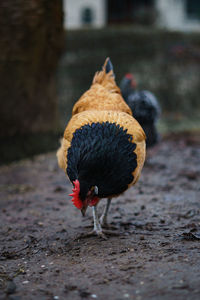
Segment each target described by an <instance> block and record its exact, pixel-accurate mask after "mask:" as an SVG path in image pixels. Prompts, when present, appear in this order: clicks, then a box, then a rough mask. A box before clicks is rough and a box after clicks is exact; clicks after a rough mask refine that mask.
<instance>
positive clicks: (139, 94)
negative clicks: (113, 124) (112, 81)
mask: <svg viewBox="0 0 200 300" xmlns="http://www.w3.org/2000/svg"><path fill="white" fill-rule="evenodd" d="M136 86H137V84H136V81H135V78H134V76H133V75H132V74H131V73H127V74H126V75H125V76H124V78H123V79H122V81H121V83H120V89H121V93H122V96H123V98H124V100H125V101H126V103H127V104H128V105H129V107H130V108H131V110H132V113H133V116H134V118H135V119H136V120H137V121H138V122H139V123H140V125H141V126H142V128H143V130H144V132H145V134H146V137H147V140H146V144H147V147H152V146H154V145H155V144H156V143H157V142H158V141H159V138H160V137H159V133H158V131H157V128H156V122H157V120H158V118H159V116H160V113H161V109H160V105H159V103H158V101H157V99H156V97H155V96H154V95H153V94H152V93H151V92H149V91H146V90H144V91H137V90H136Z"/></svg>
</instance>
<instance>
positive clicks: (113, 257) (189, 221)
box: [0, 134, 200, 300]
mask: <svg viewBox="0 0 200 300" xmlns="http://www.w3.org/2000/svg"><path fill="white" fill-rule="evenodd" d="M0 180H1V190H0V193H1V201H0V214H1V216H0V222H1V229H0V290H1V291H0V299H10V300H11V299H12V300H20V299H30V300H31V299H41V300H42V299H75V300H76V299H77V300H78V299H117V300H121V299H137V300H142V299H176V300H178V299H180V300H183V299H192V300H195V299H200V137H198V135H194V134H193V135H188V134H182V135H178V136H177V135H176V136H170V137H168V138H166V139H164V140H163V141H162V142H161V143H160V145H159V146H157V147H156V148H155V149H153V150H151V151H150V152H149V153H148V159H147V161H146V164H145V168H144V169H143V173H142V177H141V179H140V181H139V182H138V184H137V185H136V186H135V187H133V188H131V189H130V190H128V191H127V192H126V193H125V194H124V195H122V196H120V197H119V198H118V199H115V200H113V204H112V207H111V211H110V214H109V222H110V223H111V224H112V225H114V226H116V227H117V232H118V233H119V236H115V237H109V238H108V240H106V241H105V240H102V239H100V238H97V237H90V238H89V237H88V238H85V239H80V238H79V236H80V234H81V233H85V232H87V231H89V230H90V229H91V228H89V227H88V226H89V225H91V222H92V216H91V209H90V210H88V212H87V216H86V217H85V218H82V217H81V214H80V212H79V211H78V210H77V209H76V208H75V207H74V206H73V205H72V203H71V201H70V198H69V197H68V193H69V192H70V191H71V186H70V184H69V183H68V181H67V179H66V177H65V175H64V174H63V172H62V171H61V170H59V169H58V167H57V164H56V158H55V153H50V154H47V155H40V156H37V157H35V158H34V159H31V160H24V161H20V162H17V163H13V164H12V165H10V166H2V167H1V168H0ZM104 202H105V201H104V200H102V204H104ZM101 210H102V205H100V208H99V211H101Z"/></svg>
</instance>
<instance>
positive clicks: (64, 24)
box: [0, 0, 200, 164]
mask: <svg viewBox="0 0 200 300" xmlns="http://www.w3.org/2000/svg"><path fill="white" fill-rule="evenodd" d="M108 56H109V57H110V58H111V60H112V63H113V65H114V70H115V74H116V81H117V83H118V84H119V83H120V81H121V79H122V78H123V76H124V75H125V74H126V73H127V72H128V73H133V74H134V76H135V80H136V82H137V88H138V90H144V89H145V90H149V91H151V92H152V93H153V94H154V95H155V96H156V98H157V99H158V101H159V103H160V105H161V108H162V115H161V118H160V120H159V123H158V129H159V131H160V133H161V135H162V136H164V135H165V134H170V133H174V132H175V133H176V132H180V131H185V132H189V131H196V132H198V131H199V130H200V101H199V95H200V1H199V0H140V1H139V0H76V1H74V0H63V1H61V0H54V1H49V0H41V1H36V0H29V1H27V0H15V1H14V2H12V3H11V2H9V1H7V0H1V3H0V61H1V63H0V99H1V110H0V119H1V128H0V136H1V150H0V163H1V164H2V163H7V162H11V161H13V160H17V159H21V158H24V157H30V156H33V155H35V154H37V153H41V152H47V151H51V150H54V149H56V148H57V147H58V145H59V142H58V140H59V137H60V136H61V135H62V133H63V130H64V128H65V126H66V124H67V121H68V120H69V118H70V114H71V109H72V106H73V104H74V102H75V101H77V99H78V98H79V97H80V96H81V94H82V93H83V92H84V91H85V90H86V89H88V88H89V86H90V84H91V81H92V78H93V75H94V73H95V72H96V71H97V70H99V69H100V68H101V66H102V64H103V62H104V60H105V58H106V57H108Z"/></svg>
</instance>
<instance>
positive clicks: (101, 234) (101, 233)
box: [77, 199, 119, 240]
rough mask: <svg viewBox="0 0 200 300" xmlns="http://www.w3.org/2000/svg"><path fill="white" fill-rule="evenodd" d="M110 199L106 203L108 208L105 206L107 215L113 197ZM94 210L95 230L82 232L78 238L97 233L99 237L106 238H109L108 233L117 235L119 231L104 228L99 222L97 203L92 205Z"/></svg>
mask: <svg viewBox="0 0 200 300" xmlns="http://www.w3.org/2000/svg"><path fill="white" fill-rule="evenodd" d="M108 200H110V201H108V203H107V205H106V208H107V209H106V208H105V212H106V215H107V212H108V208H109V206H110V202H111V199H108ZM92 212H93V219H94V228H93V230H92V231H90V232H88V233H83V234H81V235H80V236H79V237H78V238H77V239H79V238H87V237H90V236H96V235H97V236H98V237H100V238H102V239H104V240H107V237H106V235H115V236H116V235H119V233H117V232H113V231H111V230H106V229H102V227H101V224H100V222H99V218H98V215H97V205H96V206H93V207H92Z"/></svg>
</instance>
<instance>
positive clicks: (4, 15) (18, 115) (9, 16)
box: [0, 0, 64, 137]
mask: <svg viewBox="0 0 200 300" xmlns="http://www.w3.org/2000/svg"><path fill="white" fill-rule="evenodd" d="M63 42H64V34H63V13H62V1H61V0H54V1H51V0H40V1H38V0H29V1H27V0H14V1H8V0H1V3H0V99H1V109H0V119H1V127H0V136H1V137H7V136H13V135H16V134H27V133H28V134H29V133H38V132H47V131H52V130H54V129H55V126H56V122H57V98H56V91H55V70H56V65H57V62H58V58H59V55H60V53H61V50H62V48H63V45H64V43H63Z"/></svg>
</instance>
